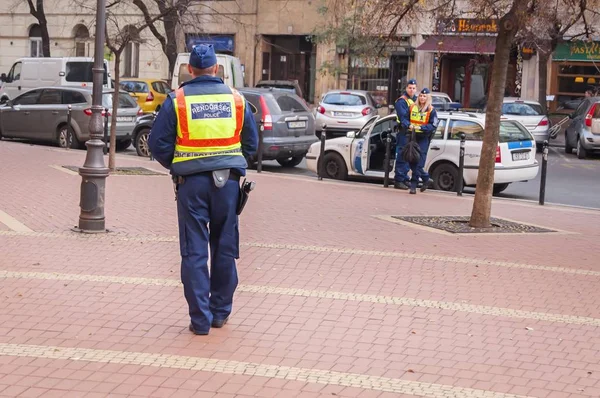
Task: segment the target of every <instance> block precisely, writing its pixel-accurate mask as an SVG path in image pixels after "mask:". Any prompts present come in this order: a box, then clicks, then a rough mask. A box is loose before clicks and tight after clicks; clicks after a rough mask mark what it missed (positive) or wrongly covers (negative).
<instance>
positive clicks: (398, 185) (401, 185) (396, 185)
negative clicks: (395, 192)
mask: <svg viewBox="0 0 600 398" xmlns="http://www.w3.org/2000/svg"><path fill="white" fill-rule="evenodd" d="M394 188H396V189H404V190H407V189H409V187H408V185H406V183H404V182H397V181H396V182H394Z"/></svg>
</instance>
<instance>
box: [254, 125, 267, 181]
mask: <svg viewBox="0 0 600 398" xmlns="http://www.w3.org/2000/svg"><path fill="white" fill-rule="evenodd" d="M264 138H265V121H264V120H261V121H260V126H259V128H258V151H257V154H256V157H257V162H258V163H257V165H256V172H257V173H260V172H262V159H263V150H264V149H263V141H264Z"/></svg>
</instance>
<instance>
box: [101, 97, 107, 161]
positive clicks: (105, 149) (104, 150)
mask: <svg viewBox="0 0 600 398" xmlns="http://www.w3.org/2000/svg"><path fill="white" fill-rule="evenodd" d="M102 141H104V148H102V151H103V152H104V154H105V155H106V154H107V153H108V108H104V137H103V138H102Z"/></svg>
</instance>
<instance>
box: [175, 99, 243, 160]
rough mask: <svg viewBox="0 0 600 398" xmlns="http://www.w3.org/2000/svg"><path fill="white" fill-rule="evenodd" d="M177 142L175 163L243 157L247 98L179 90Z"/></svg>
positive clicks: (176, 105)
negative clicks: (243, 133) (242, 132)
mask: <svg viewBox="0 0 600 398" xmlns="http://www.w3.org/2000/svg"><path fill="white" fill-rule="evenodd" d="M174 102H175V109H176V114H177V141H176V143H175V154H174V159H173V162H174V163H175V162H182V161H185V160H191V159H194V158H199V157H209V156H231V155H235V156H243V155H242V152H241V142H240V133H241V131H242V127H243V125H244V112H245V110H246V109H245V107H246V104H245V101H244V98H243V97H242V96H241V95H240V94H239V93H238V92H237V91H236V90H233V89H232V93H231V94H203V95H187V96H186V95H185V94H184V91H183V88H180V89H178V90H177V91H176V93H175V98H174Z"/></svg>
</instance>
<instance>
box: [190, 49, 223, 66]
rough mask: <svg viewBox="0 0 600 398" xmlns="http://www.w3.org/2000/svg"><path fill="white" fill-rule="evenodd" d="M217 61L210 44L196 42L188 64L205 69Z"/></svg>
mask: <svg viewBox="0 0 600 398" xmlns="http://www.w3.org/2000/svg"><path fill="white" fill-rule="evenodd" d="M216 63H217V56H216V54H215V49H214V48H213V45H212V44H198V45H197V46H194V48H192V52H191V53H190V65H192V66H193V67H194V68H196V69H206V68H210V67H211V66H214V65H215V64H216Z"/></svg>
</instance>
